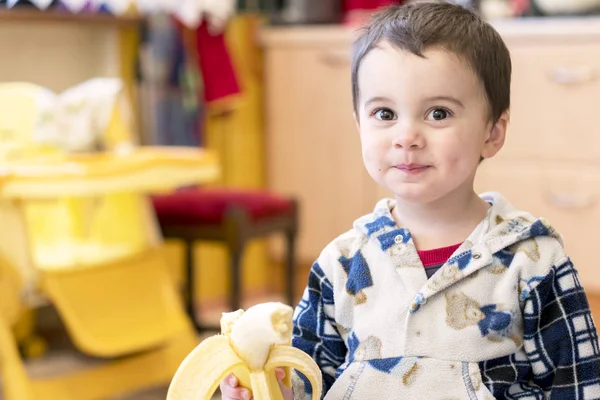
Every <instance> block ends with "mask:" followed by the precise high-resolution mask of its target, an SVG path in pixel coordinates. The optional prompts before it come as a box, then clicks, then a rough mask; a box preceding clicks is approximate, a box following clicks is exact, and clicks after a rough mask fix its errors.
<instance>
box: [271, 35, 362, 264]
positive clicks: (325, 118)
mask: <svg viewBox="0 0 600 400" xmlns="http://www.w3.org/2000/svg"><path fill="white" fill-rule="evenodd" d="M344 42H345V43H344ZM344 42H342V45H341V46H340V45H339V44H338V43H331V42H323V43H314V44H311V45H302V44H299V45H297V46H287V45H282V46H277V45H274V47H269V49H268V51H267V52H266V55H265V57H266V58H265V59H266V64H265V67H266V77H267V86H266V99H267V103H266V124H267V135H266V145H267V157H268V161H267V165H268V168H267V171H268V182H269V185H270V187H271V188H273V189H274V190H275V191H277V192H281V193H286V194H292V195H295V196H297V198H298V199H299V201H300V204H301V207H302V209H301V217H300V229H301V232H302V233H301V235H300V238H299V243H298V246H299V248H298V250H299V256H300V258H301V259H302V260H303V261H304V262H311V261H313V260H314V259H315V258H316V257H317V256H318V254H319V253H320V251H321V250H322V248H323V247H324V246H325V245H326V244H327V243H328V242H329V241H331V240H332V239H333V238H334V237H335V236H337V235H339V234H341V233H342V232H343V231H344V230H348V229H349V228H350V227H351V226H352V222H353V221H354V219H356V217H357V216H359V215H360V214H361V213H363V214H364V213H366V212H367V211H368V207H366V205H365V202H364V199H363V193H364V190H365V184H366V183H367V182H368V181H367V178H368V176H367V173H366V170H365V169H364V167H363V165H362V162H361V149H360V138H359V135H358V130H357V128H356V125H355V123H354V118H353V116H352V100H351V92H350V61H349V50H348V43H347V41H344Z"/></svg>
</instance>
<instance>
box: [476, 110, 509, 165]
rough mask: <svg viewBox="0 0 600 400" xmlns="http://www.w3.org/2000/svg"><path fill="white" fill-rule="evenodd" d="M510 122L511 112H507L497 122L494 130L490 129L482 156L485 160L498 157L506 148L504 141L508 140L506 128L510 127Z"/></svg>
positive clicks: (493, 127)
mask: <svg viewBox="0 0 600 400" xmlns="http://www.w3.org/2000/svg"><path fill="white" fill-rule="evenodd" d="M508 120H509V112H508V111H505V112H503V113H502V115H501V116H500V118H498V120H497V121H496V123H495V124H494V125H492V128H491V129H490V133H489V135H488V137H487V139H486V141H485V143H484V144H483V149H482V151H481V156H482V157H483V158H492V157H493V156H495V155H496V153H498V152H499V151H500V149H501V148H502V146H504V140H505V139H506V128H507V126H508Z"/></svg>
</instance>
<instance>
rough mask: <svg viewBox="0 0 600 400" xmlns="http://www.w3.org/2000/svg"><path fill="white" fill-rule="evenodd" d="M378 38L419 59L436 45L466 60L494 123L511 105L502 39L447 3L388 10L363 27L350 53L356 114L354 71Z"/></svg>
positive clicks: (473, 16)
mask: <svg viewBox="0 0 600 400" xmlns="http://www.w3.org/2000/svg"><path fill="white" fill-rule="evenodd" d="M382 40H385V41H387V42H389V43H390V44H391V45H393V46H395V47H397V48H399V49H402V50H408V51H410V52H412V53H413V54H415V55H418V56H421V57H423V51H425V50H426V49H428V48H431V47H440V48H443V49H445V50H447V51H449V52H452V53H454V54H455V55H457V56H458V57H459V58H460V59H462V60H463V61H464V62H466V63H467V64H468V65H469V66H470V67H471V68H472V70H473V72H474V73H475V74H476V75H477V77H478V78H479V79H480V81H481V83H482V84H483V88H484V89H485V93H486V96H487V100H488V105H489V111H490V118H491V120H492V122H494V123H495V122H496V121H497V120H498V119H499V118H500V116H501V115H502V113H503V112H505V111H507V110H508V109H509V107H510V76H511V70H512V66H511V60H510V53H509V51H508V49H507V48H506V45H505V44H504V41H503V40H502V38H501V37H500V35H499V34H498V32H496V30H495V29H494V28H492V27H491V26H490V25H489V24H488V23H487V22H485V21H484V20H483V19H482V18H481V17H480V16H479V15H478V14H476V13H475V12H473V11H471V10H468V9H466V8H464V7H462V6H459V5H455V4H450V3H446V2H435V3H432V2H429V3H412V4H408V5H402V6H389V7H386V8H384V9H383V10H382V11H380V12H378V13H376V14H375V15H374V16H373V18H372V19H371V21H370V23H369V24H368V25H367V26H366V27H364V28H363V29H362V31H361V32H360V34H359V36H358V38H357V39H356V41H355V42H354V44H353V49H352V53H353V56H352V98H353V103H354V111H355V112H356V113H357V114H358V99H359V96H360V91H359V87H358V70H359V68H360V64H361V62H362V60H363V58H364V57H365V56H366V55H367V54H368V53H369V52H370V51H371V50H372V49H373V48H375V47H376V46H377V44H378V43H380V42H381V41H382Z"/></svg>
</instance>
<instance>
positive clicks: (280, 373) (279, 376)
mask: <svg viewBox="0 0 600 400" xmlns="http://www.w3.org/2000/svg"><path fill="white" fill-rule="evenodd" d="M275 376H276V377H277V379H278V380H282V379H283V378H285V369H283V368H275Z"/></svg>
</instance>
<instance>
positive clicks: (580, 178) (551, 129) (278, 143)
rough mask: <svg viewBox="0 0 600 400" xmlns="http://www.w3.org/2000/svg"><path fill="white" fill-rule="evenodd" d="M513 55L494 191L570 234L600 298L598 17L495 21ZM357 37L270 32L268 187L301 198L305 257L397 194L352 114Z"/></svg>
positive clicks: (489, 179)
mask: <svg viewBox="0 0 600 400" xmlns="http://www.w3.org/2000/svg"><path fill="white" fill-rule="evenodd" d="M494 25H495V26H496V28H497V29H498V31H499V32H500V34H501V35H502V36H503V37H504V39H505V41H506V43H507V45H508V47H509V49H510V51H511V54H512V60H513V80H512V82H513V84H512V98H511V103H512V111H511V122H510V125H509V130H508V137H507V143H506V146H505V148H504V149H503V150H502V151H501V153H500V154H499V155H498V157H496V158H495V159H493V160H487V161H485V162H484V163H483V164H482V166H481V168H480V171H479V173H478V175H477V178H476V189H477V191H478V192H482V191H488V190H494V191H499V192H501V193H503V194H504V195H505V196H506V197H507V198H508V199H509V200H510V201H511V202H512V203H514V204H515V205H516V206H518V207H521V208H523V209H526V210H528V211H530V212H531V213H533V214H535V215H537V216H543V217H545V218H547V219H548V220H549V221H550V222H551V223H552V224H554V225H555V226H556V228H557V229H558V230H560V232H561V233H562V234H563V237H564V239H565V242H566V247H567V250H568V251H569V254H570V255H571V256H572V258H573V259H574V261H575V263H576V265H577V268H578V269H579V271H580V273H581V276H582V280H583V282H584V285H585V286H586V287H587V288H589V289H590V290H594V291H597V292H599V293H600V269H598V268H596V264H597V263H596V262H595V260H594V258H595V257H594V250H593V249H594V241H595V239H594V238H595V237H596V232H595V228H596V226H600V124H598V123H596V119H595V116H596V115H595V113H596V112H598V111H597V104H599V99H600V20H599V19H591V18H586V19H579V20H578V19H565V18H563V19H531V20H528V19H524V20H507V21H503V22H498V23H494ZM351 39H352V34H351V33H350V32H348V31H346V30H344V29H343V28H334V27H325V28H323V27H319V28H291V29H288V28H276V29H269V30H266V31H264V32H263V42H264V45H265V54H266V85H267V96H266V98H267V105H266V118H267V128H268V130H267V143H266V145H267V148H268V171H269V185H270V187H271V188H272V189H273V190H275V191H279V192H284V193H291V194H294V195H297V196H298V197H299V199H300V200H301V202H302V206H303V210H302V226H301V240H300V248H299V254H300V257H301V259H302V260H303V261H305V262H308V261H310V260H312V259H314V258H315V257H317V256H318V254H319V251H320V250H321V249H322V248H323V246H325V245H326V244H327V243H328V242H329V241H330V240H332V239H333V238H334V237H336V236H337V235H339V234H340V233H342V232H344V231H346V230H347V229H349V228H350V227H351V223H352V221H353V220H354V219H355V218H356V217H358V216H359V215H361V214H364V213H367V212H369V211H370V210H372V208H373V206H374V204H375V202H376V201H377V200H378V199H380V198H381V197H384V196H388V195H389V194H388V193H387V192H386V191H385V190H384V189H382V188H379V187H378V186H377V185H376V184H375V183H374V182H373V181H372V180H371V179H370V178H369V176H368V175H367V173H366V171H365V170H364V167H363V164H362V158H361V155H360V143H359V137H358V134H357V133H356V128H355V125H354V121H353V118H352V104H351V92H350V53H349V45H350V42H351Z"/></svg>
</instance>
